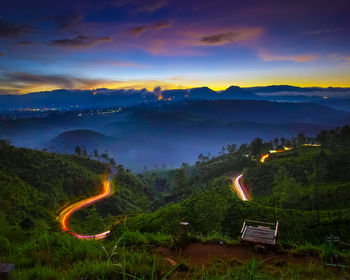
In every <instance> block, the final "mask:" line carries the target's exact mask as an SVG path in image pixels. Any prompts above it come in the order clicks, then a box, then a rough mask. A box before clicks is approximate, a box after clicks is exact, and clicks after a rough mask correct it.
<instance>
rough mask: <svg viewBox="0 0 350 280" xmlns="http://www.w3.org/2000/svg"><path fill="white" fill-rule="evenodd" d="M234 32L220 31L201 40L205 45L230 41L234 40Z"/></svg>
mask: <svg viewBox="0 0 350 280" xmlns="http://www.w3.org/2000/svg"><path fill="white" fill-rule="evenodd" d="M235 37H236V34H235V33H234V32H222V33H219V34H214V35H210V36H205V37H202V38H201V42H202V43H204V44H206V45H217V44H222V43H232V42H234V41H235Z"/></svg>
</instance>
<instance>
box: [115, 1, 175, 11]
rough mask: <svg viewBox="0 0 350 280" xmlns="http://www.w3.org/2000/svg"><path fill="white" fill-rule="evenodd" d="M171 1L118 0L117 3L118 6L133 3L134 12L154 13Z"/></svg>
mask: <svg viewBox="0 0 350 280" xmlns="http://www.w3.org/2000/svg"><path fill="white" fill-rule="evenodd" d="M169 2H170V0H118V1H116V2H115V5H116V6H117V7H123V6H127V5H132V6H135V9H134V10H133V11H134V12H148V13H153V12H155V11H157V10H159V9H161V8H163V7H165V6H166V5H168V3H169Z"/></svg>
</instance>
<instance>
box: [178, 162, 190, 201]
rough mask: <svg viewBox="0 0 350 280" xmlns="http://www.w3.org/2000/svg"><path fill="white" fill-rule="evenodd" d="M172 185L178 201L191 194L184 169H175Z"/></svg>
mask: <svg viewBox="0 0 350 280" xmlns="http://www.w3.org/2000/svg"><path fill="white" fill-rule="evenodd" d="M174 183H175V188H174V192H175V194H176V196H177V197H178V198H179V199H181V198H183V197H186V196H187V195H189V194H190V193H191V190H190V184H189V181H188V178H187V176H186V172H185V170H184V169H177V170H176V171H175V175H174Z"/></svg>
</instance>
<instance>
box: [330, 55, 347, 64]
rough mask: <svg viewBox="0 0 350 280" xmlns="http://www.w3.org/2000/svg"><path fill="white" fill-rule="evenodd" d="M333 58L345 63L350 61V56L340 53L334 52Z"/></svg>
mask: <svg viewBox="0 0 350 280" xmlns="http://www.w3.org/2000/svg"><path fill="white" fill-rule="evenodd" d="M331 59H333V60H335V61H339V62H342V63H344V64H348V63H349V62H350V56H346V55H342V54H339V53H335V54H332V55H331Z"/></svg>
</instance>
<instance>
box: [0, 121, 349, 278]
mask: <svg viewBox="0 0 350 280" xmlns="http://www.w3.org/2000/svg"><path fill="white" fill-rule="evenodd" d="M309 141H317V142H318V143H321V145H322V146H321V147H315V148H308V147H302V146H301V144H303V143H305V142H309ZM284 145H289V146H293V150H291V151H288V152H285V153H281V154H275V155H273V156H271V157H270V158H269V159H268V160H267V161H266V162H265V163H264V164H261V163H259V158H260V156H261V155H262V154H264V153H266V152H268V150H269V149H271V148H276V149H280V148H281V147H283V146H284ZM0 153H1V157H0V186H1V188H0V210H1V212H0V224H1V227H0V261H1V262H12V263H15V264H16V269H15V271H14V272H13V273H12V274H11V278H12V279H165V278H169V277H171V278H173V279H184V278H188V279H337V277H338V276H339V275H343V277H350V275H349V272H348V270H347V268H346V267H345V268H341V269H340V270H337V269H336V268H332V267H327V266H324V264H325V263H329V262H331V261H334V260H333V259H332V257H334V254H335V253H336V254H337V255H338V258H337V259H336V261H337V262H338V263H341V264H343V265H345V266H348V265H350V253H349V249H348V247H347V244H348V243H350V226H349V225H350V205H349V202H348V201H349V199H350V192H349V188H350V172H349V171H350V170H349V168H350V128H349V127H343V128H341V129H340V128H339V129H336V130H333V131H327V132H322V133H321V134H320V135H319V136H318V137H317V138H316V139H307V138H305V137H304V136H303V135H299V136H298V137H296V138H294V139H289V140H287V139H277V140H276V139H275V140H274V141H272V142H267V143H266V142H263V141H262V140H261V139H258V138H257V139H255V140H254V141H253V142H252V143H250V144H249V145H242V146H241V147H239V148H238V147H236V146H235V145H230V146H228V147H226V148H224V149H223V150H222V152H221V154H220V155H219V156H216V157H212V156H209V155H208V156H204V155H200V156H199V159H198V162H197V163H196V164H195V165H194V166H189V165H188V164H183V165H182V167H181V168H179V169H176V170H163V171H148V172H145V173H143V174H139V175H135V174H133V173H132V172H130V171H129V170H126V169H124V168H123V167H122V166H118V167H117V170H118V172H117V175H116V176H115V178H114V180H113V185H114V189H115V193H114V194H113V195H112V196H111V197H110V198H108V199H106V200H104V201H101V202H99V203H97V204H96V205H94V206H91V207H87V208H86V209H82V210H81V211H79V212H77V213H76V214H74V215H73V216H72V219H71V223H72V226H73V227H74V229H75V230H76V231H78V232H84V233H95V232H98V231H100V230H104V229H106V228H111V234H110V235H109V236H108V237H107V239H106V240H102V241H82V240H77V239H75V238H74V237H72V236H70V235H69V234H63V233H62V232H60V227H59V224H58V223H57V221H56V216H57V213H58V212H59V210H60V209H61V208H62V207H63V206H64V205H66V204H67V203H70V202H73V201H77V200H79V199H81V198H83V197H86V196H90V195H93V194H95V193H97V192H98V188H96V186H98V184H99V182H100V180H101V177H100V175H101V174H103V173H105V172H108V166H107V165H106V164H105V163H102V162H99V161H95V160H91V159H89V158H88V157H86V156H83V155H80V156H77V155H57V154H53V153H47V152H44V151H34V150H29V149H21V148H16V147H13V146H11V145H9V144H8V143H7V142H6V141H1V143H0ZM242 170H243V174H244V181H245V183H246V184H247V186H249V188H250V190H251V193H252V200H251V201H249V202H243V201H241V200H240V199H239V198H238V197H236V195H235V194H234V193H233V192H232V191H231V189H230V185H231V179H230V178H231V176H232V175H233V174H238V173H239V172H242ZM244 219H253V220H261V221H270V222H274V221H277V220H278V221H279V222H280V235H279V243H278V246H277V248H276V250H277V251H278V252H279V253H283V254H287V255H290V254H294V255H300V256H305V255H306V256H309V264H308V265H305V264H303V263H297V262H296V263H293V262H283V261H279V260H274V261H268V262H265V261H263V260H262V259H261V254H259V252H258V253H256V254H255V255H254V258H251V259H246V260H242V259H239V258H227V257H226V258H218V259H211V260H210V262H209V263H207V264H206V265H205V266H201V265H200V264H193V263H191V262H190V261H189V260H186V259H183V260H182V261H178V262H177V264H176V265H174V264H173V263H171V262H169V261H167V260H166V259H165V258H163V257H162V256H161V255H160V254H159V252H158V248H160V247H169V248H177V247H179V246H183V245H184V244H180V243H179V242H180V241H181V240H179V230H180V227H179V223H180V222H182V221H186V222H189V223H190V229H189V232H188V240H187V242H201V243H212V244H219V243H224V244H229V245H230V246H236V245H235V244H236V243H237V240H238V237H239V233H240V229H241V226H242V223H243V220H244ZM330 235H335V236H338V237H339V238H340V240H341V242H342V243H337V244H336V247H335V249H334V250H333V249H332V250H330V248H329V246H328V245H327V243H326V238H327V236H330ZM229 245H227V246H229ZM218 246H219V245H218ZM224 246H226V245H224Z"/></svg>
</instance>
